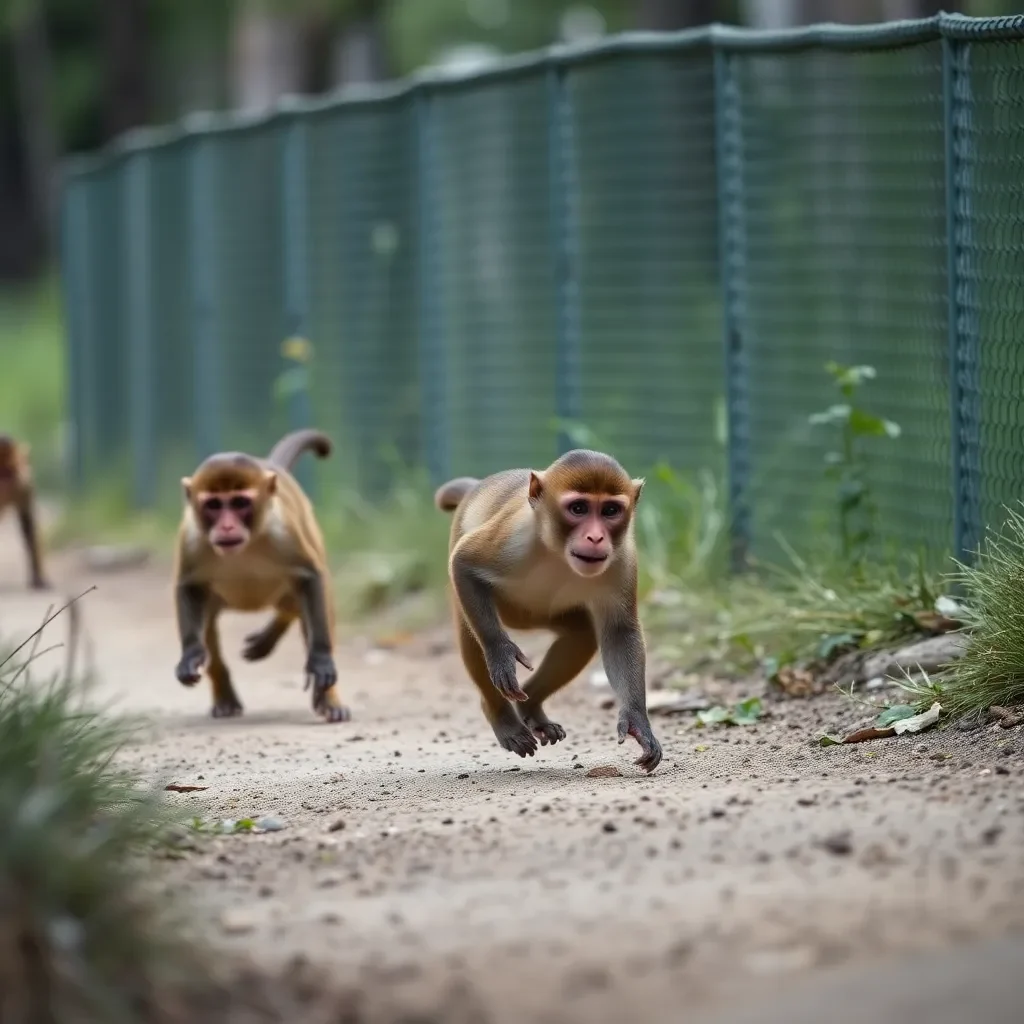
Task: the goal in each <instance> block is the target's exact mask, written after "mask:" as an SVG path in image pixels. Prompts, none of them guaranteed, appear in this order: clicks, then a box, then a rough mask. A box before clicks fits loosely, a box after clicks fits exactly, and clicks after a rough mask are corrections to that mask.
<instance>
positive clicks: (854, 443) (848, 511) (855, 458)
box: [808, 362, 900, 567]
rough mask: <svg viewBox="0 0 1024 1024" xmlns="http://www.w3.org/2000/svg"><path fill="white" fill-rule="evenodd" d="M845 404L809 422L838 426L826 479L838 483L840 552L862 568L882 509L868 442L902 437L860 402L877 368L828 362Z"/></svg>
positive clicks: (815, 415)
mask: <svg viewBox="0 0 1024 1024" xmlns="http://www.w3.org/2000/svg"><path fill="white" fill-rule="evenodd" d="M825 371H826V372H827V373H828V374H829V376H830V377H831V378H832V381H833V383H834V384H835V386H836V388H837V389H838V390H839V394H840V396H841V397H842V399H843V401H842V402H839V403H836V404H835V405H831V406H829V408H828V409H825V410H824V411H823V412H816V413H813V414H812V415H811V416H810V418H809V421H808V422H809V423H810V424H811V425H812V426H832V427H838V430H839V446H838V449H836V450H833V451H830V452H827V453H826V455H825V476H826V477H827V478H828V479H829V480H831V481H832V482H833V483H834V484H835V488H836V509H837V513H838V517H839V518H838V523H839V549H840V553H841V555H842V558H843V560H844V561H845V562H847V563H848V564H850V565H852V566H854V567H859V566H860V565H861V564H862V562H863V560H864V557H865V553H866V551H867V549H868V547H869V546H870V544H871V542H872V540H873V539H874V536H875V529H876V525H877V518H878V509H877V506H876V503H875V498H874V495H873V494H872V493H871V488H870V487H869V486H868V480H867V456H866V452H865V450H864V447H863V441H864V439H865V438H869V437H889V438H897V437H899V436H900V428H899V425H898V424H896V423H893V422H892V420H886V419H882V418H881V417H880V416H875V415H874V414H872V413H870V412H868V411H867V410H866V409H863V408H862V407H861V406H859V405H855V404H854V398H855V396H856V394H857V392H858V391H859V390H860V388H861V387H862V386H863V385H864V382H865V381H867V380H873V379H874V378H875V377H876V376H877V374H876V372H875V368H874V367H873V366H841V365H840V364H839V363H836V362H828V363H826V364H825Z"/></svg>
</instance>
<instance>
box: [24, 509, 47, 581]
mask: <svg viewBox="0 0 1024 1024" xmlns="http://www.w3.org/2000/svg"><path fill="white" fill-rule="evenodd" d="M18 526H19V528H20V529H21V536H22V539H23V540H24V541H25V550H26V551H27V552H28V563H29V586H30V587H31V588H32V589H33V590H46V589H47V588H48V587H49V586H50V584H49V582H48V581H47V579H46V577H45V576H44V575H43V560H42V556H41V555H40V553H39V536H38V534H37V533H36V514H35V508H34V505H33V497H32V494H31V492H29V493H27V494H25V495H24V496H23V497H22V498H21V500H20V501H19V502H18Z"/></svg>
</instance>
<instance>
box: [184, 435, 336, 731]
mask: <svg viewBox="0 0 1024 1024" xmlns="http://www.w3.org/2000/svg"><path fill="white" fill-rule="evenodd" d="M307 450H308V451H313V452H314V453H315V454H316V455H317V456H318V457H320V458H321V459H323V458H326V457H327V456H328V455H330V453H331V442H330V439H329V438H328V437H327V436H326V435H325V434H322V433H320V432H319V431H317V430H298V431H295V432H294V433H292V434H288V435H286V436H285V437H283V438H282V439H281V440H280V441H279V442H278V443H277V444H276V445H275V446H274V448H273V450H272V451H271V453H270V454H269V455H268V456H267V458H266V459H259V458H255V457H254V456H252V455H246V454H243V453H241V452H221V453H219V454H217V455H211V456H210V457H209V458H208V459H206V461H205V462H203V464H202V465H201V466H200V467H199V468H198V469H197V470H196V471H195V473H194V474H193V475H192V476H191V477H183V478H182V481H181V483H182V486H183V488H184V490H185V499H186V500H185V508H184V512H183V515H182V520H181V526H180V527H179V530H178V543H177V550H176V559H175V571H174V583H175V602H176V609H177V619H178V632H179V636H180V640H181V660H180V661H179V662H178V666H177V669H176V675H177V677H178V680H179V682H181V683H183V684H184V685H186V686H193V685H194V684H195V683H197V682H198V681H199V677H200V674H201V671H202V669H203V667H204V665H206V669H207V673H208V674H209V677H210V683H211V685H212V688H213V711H212V713H213V716H214V717H215V718H220V717H224V716H229V715H238V714H241V713H242V704H241V701H239V699H238V696H237V694H236V693H235V689H234V687H233V686H232V683H231V675H230V673H229V672H228V668H227V665H225V663H224V657H223V655H222V653H221V649H220V636H219V633H218V630H217V617H218V616H219V615H220V613H221V612H222V611H225V610H227V609H231V610H233V611H242V612H254V611H260V610H262V609H264V608H270V607H272V608H274V616H273V618H272V619H271V620H270V622H269V623H268V624H267V625H266V626H264V627H263V629H261V630H259V631H258V632H255V633H251V634H249V636H247V637H246V638H245V646H244V648H243V650H242V657H243V658H245V659H246V660H247V661H258V660H259V659H261V658H265V657H267V655H268V654H270V652H271V651H273V649H274V648H275V647H276V646H277V643H278V641H279V640H280V639H281V637H282V636H284V634H285V633H286V632H287V630H288V627H289V626H290V625H291V624H292V622H293V621H294V620H296V619H298V620H299V621H300V623H301V626H302V634H303V637H304V639H305V643H306V653H307V658H306V667H305V670H306V686H307V687H308V686H309V685H310V683H312V687H313V710H314V711H315V712H317V713H318V714H320V715H322V716H323V717H324V718H325V719H326V720H327V721H329V722H344V721H347V720H348V719H349V717H350V716H349V711H348V709H347V708H346V707H344V706H343V705H342V703H341V701H340V700H339V698H338V693H337V689H336V682H337V678H338V673H337V669H336V668H335V664H334V656H333V653H332V652H333V649H334V601H333V596H332V591H331V585H330V579H329V576H328V572H327V555H326V552H325V549H324V542H323V538H322V536H321V534H320V528H319V526H318V525H317V521H316V517H315V515H314V513H313V507H312V505H311V504H310V502H309V499H308V498H307V497H306V495H305V494H304V493H303V491H302V488H301V487H300V486H299V484H298V482H297V481H296V480H295V478H294V477H293V476H292V475H291V473H290V472H289V470H290V469H291V467H292V465H293V463H294V462H295V460H296V459H297V458H298V457H299V456H300V455H301V454H302V453H303V452H305V451H307ZM207 660H208V664H207Z"/></svg>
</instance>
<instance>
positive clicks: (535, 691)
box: [517, 611, 597, 746]
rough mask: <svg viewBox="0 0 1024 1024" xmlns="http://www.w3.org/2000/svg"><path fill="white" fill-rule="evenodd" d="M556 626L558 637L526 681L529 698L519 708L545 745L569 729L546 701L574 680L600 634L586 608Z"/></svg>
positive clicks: (591, 654) (594, 646)
mask: <svg viewBox="0 0 1024 1024" xmlns="http://www.w3.org/2000/svg"><path fill="white" fill-rule="evenodd" d="M554 628H555V631H556V636H555V641H554V643H552V645H551V646H550V647H549V648H548V650H547V653H546V654H545V655H544V660H543V661H541V663H540V665H538V666H537V671H536V672H534V673H533V675H532V676H531V677H530V678H529V680H527V682H526V683H525V684H524V685H523V689H524V690H525V691H526V696H527V699H526V700H525V701H524V702H523V703H522V704H521V705H520V706H519V707H518V709H517V710H518V712H519V715H520V716H521V718H522V720H523V724H524V725H526V727H527V728H528V729H530V731H531V732H533V733H534V734H535V735H536V736H537V738H538V739H539V740H540V742H541V745H542V746H546V745H547V744H549V743H557V742H558V741H559V740H564V739H565V729H563V728H562V726H560V725H559V724H558V723H557V722H552V721H551V719H550V718H548V716H547V714H546V713H545V711H544V707H543V705H544V701H546V700H547V699H548V697H550V696H551V695H552V694H554V693H557V692H558V691H559V690H560V689H561V688H562V687H563V686H565V685H566V684H568V683H571V682H572V681H573V680H574V679H575V678H576V677H577V676H578V675H579V674H580V673H581V672H582V671H583V670H584V669H585V668H586V667H587V663H588V662H589V661H590V659H591V658H593V657H594V655H595V654H596V653H597V634H596V632H595V631H594V626H593V623H592V622H591V621H590V616H589V615H588V614H587V613H586V612H582V611H580V612H570V613H568V614H567V615H564V616H561V617H560V619H559V620H558V622H557V623H556V624H555V626H554Z"/></svg>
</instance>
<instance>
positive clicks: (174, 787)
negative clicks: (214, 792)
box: [164, 782, 210, 793]
mask: <svg viewBox="0 0 1024 1024" xmlns="http://www.w3.org/2000/svg"><path fill="white" fill-rule="evenodd" d="M209 788H210V787H209V786H183V785H181V784H179V783H177V782H172V783H170V784H169V785H167V786H164V790H165V791H166V792H168V793H198V792H200V791H201V790H204V789H209Z"/></svg>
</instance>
